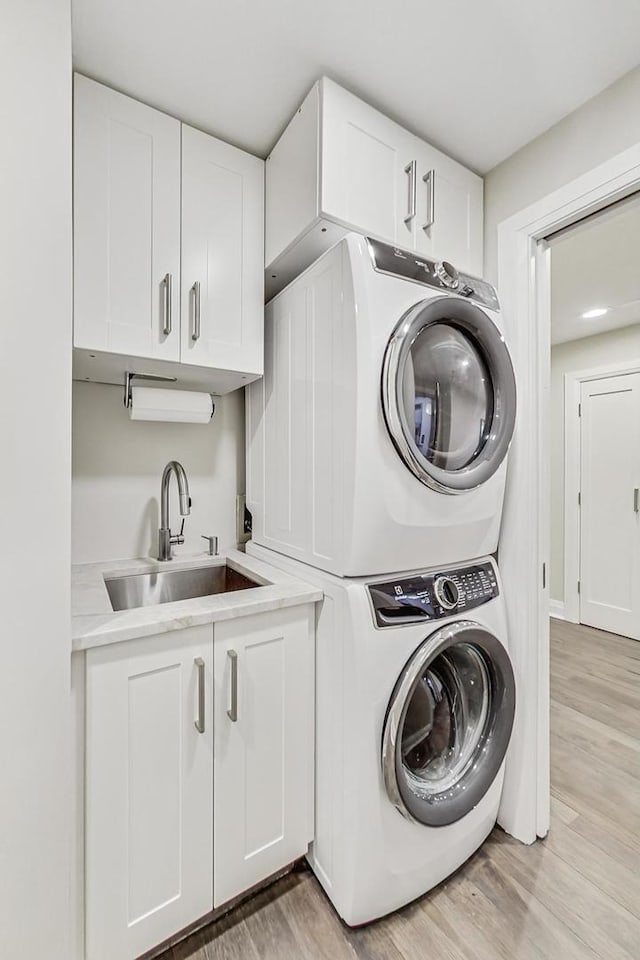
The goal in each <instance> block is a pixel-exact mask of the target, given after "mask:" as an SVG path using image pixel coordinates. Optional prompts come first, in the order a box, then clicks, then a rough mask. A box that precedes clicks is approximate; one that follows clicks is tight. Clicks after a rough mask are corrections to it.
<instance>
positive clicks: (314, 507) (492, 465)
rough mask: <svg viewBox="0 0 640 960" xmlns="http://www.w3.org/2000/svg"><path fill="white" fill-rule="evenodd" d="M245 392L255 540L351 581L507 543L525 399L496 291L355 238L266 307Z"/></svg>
mask: <svg viewBox="0 0 640 960" xmlns="http://www.w3.org/2000/svg"><path fill="white" fill-rule="evenodd" d="M247 389H248V397H247V400H248V402H247V456H248V463H247V506H248V508H249V510H250V511H251V513H252V516H253V539H254V541H255V542H256V543H260V544H262V545H263V546H266V547H269V548H270V549H272V550H276V551H279V552H280V553H283V554H285V555H287V556H290V557H293V558H295V559H298V560H302V561H303V562H305V563H308V564H312V565H314V566H317V567H319V568H321V569H323V570H327V571H329V572H332V573H335V574H337V575H339V576H367V575H375V574H382V573H385V572H388V571H390V570H395V571H398V570H410V569H413V568H416V567H421V566H427V565H431V564H442V563H450V562H458V561H461V560H465V559H468V558H472V557H478V556H483V555H485V554H488V553H492V552H493V551H494V550H495V549H496V547H497V542H498V533H499V527H500V520H501V512H502V502H503V496H504V486H505V471H506V461H507V450H508V447H509V443H510V441H511V437H512V433H513V428H514V422H515V413H516V391H515V380H514V374H513V367H512V364H511V360H510V357H509V351H508V349H507V346H506V343H505V339H504V334H503V328H502V321H501V316H500V310H499V303H498V298H497V295H496V292H495V290H494V288H493V287H492V286H491V285H490V284H489V283H487V282H485V281H483V280H479V279H477V278H475V277H470V276H466V275H463V274H458V273H457V271H456V270H455V268H454V267H453V266H452V265H451V264H447V263H444V262H436V261H432V260H427V259H425V258H423V257H419V256H417V255H416V254H414V253H411V252H408V251H405V250H401V249H399V248H397V247H393V246H389V245H387V244H384V243H381V242H378V241H375V240H371V239H367V238H365V237H361V236H359V235H357V234H349V235H348V236H347V237H345V238H344V239H343V240H341V241H340V242H339V243H338V244H336V245H335V246H334V247H333V248H332V249H331V250H329V251H328V252H327V253H326V254H324V255H323V256H322V257H321V258H320V259H319V260H317V261H316V262H315V263H314V264H313V265H312V266H311V267H310V268H309V269H308V270H306V271H305V272H304V273H303V274H301V276H299V277H298V278H297V279H296V280H294V281H293V282H292V283H291V284H289V286H288V287H286V288H285V290H283V291H282V292H281V293H280V294H278V296H277V297H275V298H274V299H273V300H272V301H271V302H270V303H269V304H268V305H267V308H266V317H265V375H264V378H263V379H262V380H260V381H256V382H255V383H253V384H252V385H251V386H250V387H249V388H247Z"/></svg>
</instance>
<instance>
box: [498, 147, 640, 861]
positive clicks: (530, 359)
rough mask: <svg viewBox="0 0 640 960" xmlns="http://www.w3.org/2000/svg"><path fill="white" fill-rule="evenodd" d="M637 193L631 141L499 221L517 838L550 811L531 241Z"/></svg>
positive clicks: (512, 792) (543, 334) (544, 402)
mask: <svg viewBox="0 0 640 960" xmlns="http://www.w3.org/2000/svg"><path fill="white" fill-rule="evenodd" d="M638 190H640V144H637V145H636V146H634V147H631V148H629V149H628V150H625V151H624V152H623V153H620V154H618V155H617V156H615V157H612V158H611V159H610V160H608V161H606V162H605V163H603V164H599V165H598V166H597V167H595V168H594V169H592V170H590V171H589V172H588V173H586V174H583V175H581V176H579V177H577V178H576V179H574V180H572V181H571V182H569V183H567V184H565V185H564V186H562V187H560V188H559V189H557V190H554V191H553V192H552V193H550V194H549V195H548V196H546V197H544V198H542V199H541V200H538V201H537V202H536V203H534V204H532V205H530V206H528V207H526V208H525V209H524V210H521V211H520V212H519V213H517V214H514V215H513V216H511V217H509V218H508V219H506V220H504V221H502V222H501V223H500V224H499V226H498V287H499V290H500V295H501V300H502V311H503V317H504V323H505V331H506V336H507V342H508V343H509V345H510V348H511V353H512V358H513V362H514V367H515V371H516V381H517V387H518V413H517V420H516V431H515V435H514V441H513V444H512V447H511V452H510V462H509V469H508V475H507V488H506V493H505V504H504V513H503V521H502V530H501V537H500V544H499V563H500V570H501V574H502V580H503V584H504V594H505V602H506V608H507V620H508V627H509V650H510V653H511V656H512V660H513V665H514V671H515V675H516V682H517V684H518V690H517V696H518V708H517V712H516V722H515V725H514V730H513V735H512V742H511V747H510V750H509V753H508V755H507V763H506V770H505V781H504V788H503V793H502V800H501V805H500V812H499V816H498V822H499V823H500V825H501V826H502V827H503V828H504V829H505V830H506V831H507V833H510V834H511V835H512V836H514V837H516V838H517V839H519V840H522V841H523V842H525V843H532V842H533V841H534V840H535V839H536V837H538V836H545V835H546V833H547V832H548V829H549V815H550V782H549V709H550V701H549V587H548V577H546V571H548V565H549V514H550V510H549V503H550V483H549V466H548V463H549V452H550V444H549V438H548V429H547V422H548V420H547V416H548V403H549V389H548V383H549V380H548V377H549V366H550V303H549V296H548V292H549V251H548V248H547V249H545V246H546V245H544V244H543V246H542V248H540V246H539V242H540V241H541V240H543V239H544V238H545V237H547V236H549V235H550V234H552V233H554V232H555V231H557V230H560V229H562V228H563V227H567V226H569V225H570V224H572V223H575V222H576V221H578V220H580V219H582V218H583V217H586V216H589V215H590V214H592V213H595V212H597V211H598V210H601V209H602V208H604V207H606V206H608V205H609V204H611V203H613V202H614V201H616V200H621V199H623V198H624V197H625V196H628V195H629V194H631V193H634V192H636V191H638ZM530 758H535V760H534V761H532V760H531V759H530Z"/></svg>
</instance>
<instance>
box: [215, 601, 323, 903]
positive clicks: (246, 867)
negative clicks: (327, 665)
mask: <svg viewBox="0 0 640 960" xmlns="http://www.w3.org/2000/svg"><path fill="white" fill-rule="evenodd" d="M313 610H314V608H313V606H301V607H290V608H288V609H286V610H276V611H273V612H272V613H266V614H260V615H257V616H251V617H243V618H241V619H237V620H227V621H224V622H222V623H218V624H216V626H215V653H214V674H215V719H214V736H215V750H214V752H215V761H214V763H215V772H214V848H213V864H214V866H213V870H214V873H213V877H214V879H213V892H214V904H215V906H220V904H223V903H226V902H227V901H228V900H230V899H232V898H233V897H235V896H237V895H238V894H240V893H242V892H243V891H244V890H248V889H249V888H250V887H252V886H253V885H254V884H256V883H259V882H260V881H261V880H264V879H265V878H266V877H268V876H270V875H271V874H272V873H275V872H276V871H277V870H279V869H281V868H282V867H285V866H286V865H287V864H289V863H291V862H292V861H293V860H296V859H297V858H298V857H300V856H302V855H303V854H305V853H306V851H307V848H308V846H309V843H310V842H311V840H312V839H313V769H314V663H315V642H314V636H315V625H314V617H313Z"/></svg>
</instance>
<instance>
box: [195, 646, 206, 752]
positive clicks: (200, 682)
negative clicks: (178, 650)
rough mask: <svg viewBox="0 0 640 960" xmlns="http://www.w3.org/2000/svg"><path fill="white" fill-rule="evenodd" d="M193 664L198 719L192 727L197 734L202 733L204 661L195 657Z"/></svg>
mask: <svg viewBox="0 0 640 960" xmlns="http://www.w3.org/2000/svg"><path fill="white" fill-rule="evenodd" d="M193 662H194V663H195V665H196V667H197V668H198V719H197V720H195V721H194V725H195V728H196V730H197V731H198V733H204V660H203V659H202V657H196V658H195V660H194V661H193Z"/></svg>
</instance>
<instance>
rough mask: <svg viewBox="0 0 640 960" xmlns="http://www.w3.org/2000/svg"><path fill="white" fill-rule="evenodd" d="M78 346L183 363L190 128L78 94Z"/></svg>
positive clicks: (91, 93)
mask: <svg viewBox="0 0 640 960" xmlns="http://www.w3.org/2000/svg"><path fill="white" fill-rule="evenodd" d="M73 218H74V338H73V340H74V346H76V347H83V348H85V349H89V350H105V351H109V352H111V353H122V354H129V355H131V356H138V357H154V358H159V359H163V360H178V359H179V356H180V317H179V309H180V289H179V285H180V123H179V122H178V121H177V120H174V119H172V118H171V117H167V116H165V114H163V113H160V112H159V111H157V110H152V109H151V107H147V106H145V105H144V104H142V103H138V102H137V101H136V100H132V99H131V98H130V97H125V96H123V95H122V94H120V93H116V92H115V91H114V90H110V89H109V88H108V87H104V86H102V84H99V83H94V81H93V80H88V79H87V78H86V77H81V76H76V77H75V87H74V212H73Z"/></svg>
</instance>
